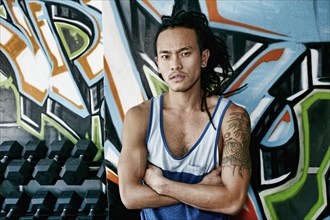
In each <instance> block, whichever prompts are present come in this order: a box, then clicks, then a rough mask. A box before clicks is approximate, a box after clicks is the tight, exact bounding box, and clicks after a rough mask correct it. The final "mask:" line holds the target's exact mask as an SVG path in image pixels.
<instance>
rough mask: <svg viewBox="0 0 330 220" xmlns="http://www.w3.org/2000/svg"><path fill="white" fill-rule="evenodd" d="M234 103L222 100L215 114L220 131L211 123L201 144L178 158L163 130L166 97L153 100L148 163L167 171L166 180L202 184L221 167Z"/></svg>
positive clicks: (214, 122) (207, 126) (213, 119)
mask: <svg viewBox="0 0 330 220" xmlns="http://www.w3.org/2000/svg"><path fill="white" fill-rule="evenodd" d="M230 103H231V101H230V100H228V99H225V98H223V97H219V100H218V103H217V105H216V107H215V110H214V112H213V114H212V121H213V124H214V126H215V127H216V129H214V128H213V126H212V124H211V123H210V122H209V123H208V124H207V125H206V127H205V128H204V130H203V132H202V134H201V136H200V137H199V139H198V140H197V142H196V143H195V144H194V145H193V146H192V147H191V148H190V150H189V151H188V152H187V153H186V154H185V155H184V156H182V157H174V156H173V155H172V154H171V152H170V150H169V148H168V146H167V144H166V140H165V136H164V130H163V94H162V95H160V96H158V97H154V98H152V99H151V104H150V118H149V125H148V132H147V136H146V144H147V150H148V162H150V163H152V164H154V165H155V166H157V167H159V168H161V169H162V170H163V174H164V176H165V177H167V178H169V179H171V180H175V181H180V182H184V183H192V184H193V183H198V182H200V181H201V179H202V178H203V177H204V176H205V175H206V174H207V173H209V172H210V171H212V170H213V169H214V168H216V167H217V166H218V164H219V149H218V141H219V135H220V130H221V129H220V128H221V123H222V120H223V116H224V114H225V112H226V110H227V108H228V106H229V105H230Z"/></svg>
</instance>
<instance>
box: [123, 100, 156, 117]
mask: <svg viewBox="0 0 330 220" xmlns="http://www.w3.org/2000/svg"><path fill="white" fill-rule="evenodd" d="M150 103H151V100H146V101H144V102H142V103H140V104H138V105H135V106H132V107H131V108H129V109H128V111H127V112H126V114H125V121H127V120H129V121H130V120H134V121H137V120H138V121H144V120H147V119H148V118H149V114H150Z"/></svg>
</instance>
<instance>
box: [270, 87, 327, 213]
mask: <svg viewBox="0 0 330 220" xmlns="http://www.w3.org/2000/svg"><path fill="white" fill-rule="evenodd" d="M319 100H326V101H330V95H329V93H327V92H320V91H317V92H315V93H314V94H312V95H311V96H310V97H308V98H307V99H306V100H304V101H303V102H302V103H301V110H302V130H303V134H304V135H303V137H302V138H303V143H304V146H303V147H304V149H303V152H301V153H302V154H303V155H304V156H303V158H304V161H303V162H302V163H303V167H301V172H302V175H301V177H300V179H299V180H298V181H297V182H295V183H292V184H290V187H288V188H286V189H284V190H283V191H281V192H278V193H274V194H271V195H267V196H265V202H266V205H267V208H268V209H269V214H270V218H271V219H278V216H277V214H276V208H275V207H274V206H275V205H276V203H277V204H278V203H281V202H287V201H286V200H291V199H292V200H293V199H294V197H295V196H297V195H298V194H299V193H301V192H300V191H301V189H302V188H303V186H304V184H307V183H306V180H307V178H308V170H309V165H310V153H311V152H310V135H311V134H310V126H309V118H308V110H309V109H310V107H312V106H313V104H315V102H317V101H319ZM329 147H330V146H328V147H327V149H328V150H327V151H326V152H325V154H324V158H323V160H322V161H321V163H320V166H319V168H318V171H317V175H316V176H317V189H316V190H318V198H317V202H316V203H315V204H314V206H313V207H312V208H311V209H310V210H309V213H308V214H307V215H306V216H305V219H311V218H313V217H315V214H317V213H318V212H319V210H320V209H321V208H322V206H324V205H326V204H324V203H325V202H326V201H325V198H324V196H326V195H324V194H323V189H325V188H326V186H325V180H324V179H325V178H324V176H325V173H326V171H327V169H328V168H329V165H330V148H329Z"/></svg>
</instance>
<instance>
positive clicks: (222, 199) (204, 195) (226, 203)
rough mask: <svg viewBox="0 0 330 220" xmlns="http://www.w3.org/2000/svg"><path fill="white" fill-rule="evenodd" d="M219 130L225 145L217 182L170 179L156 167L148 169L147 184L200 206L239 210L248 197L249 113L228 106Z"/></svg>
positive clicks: (220, 209)
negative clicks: (189, 182)
mask: <svg viewBox="0 0 330 220" xmlns="http://www.w3.org/2000/svg"><path fill="white" fill-rule="evenodd" d="M221 130H222V133H223V134H224V136H223V138H224V140H223V143H224V148H223V155H222V172H221V178H220V180H219V181H218V182H219V184H217V185H209V184H186V183H181V182H175V181H171V180H168V179H166V178H164V177H163V176H162V175H160V173H159V172H158V171H157V169H158V168H156V167H150V168H149V169H148V170H147V180H146V182H147V184H149V186H150V187H151V188H152V189H154V190H155V191H156V192H157V193H159V194H161V195H166V196H169V197H172V198H174V199H177V200H179V201H181V202H183V203H186V204H189V205H191V206H194V207H196V208H199V209H203V210H207V211H213V212H220V213H225V214H231V215H233V214H236V213H238V212H239V211H240V210H241V208H242V207H243V205H244V202H245V199H246V196H247V189H248V184H249V180H250V173H251V162H250V156H249V151H248V148H249V141H250V120H249V116H248V114H247V113H246V112H245V110H244V109H242V108H240V107H238V106H235V105H231V107H230V108H229V109H228V111H227V113H226V116H225V118H224V122H223V125H222V128H221ZM229 134H230V135H229ZM202 182H203V181H202Z"/></svg>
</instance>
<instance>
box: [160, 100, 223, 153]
mask: <svg viewBox="0 0 330 220" xmlns="http://www.w3.org/2000/svg"><path fill="white" fill-rule="evenodd" d="M220 98H221V97H220ZM220 98H219V100H218V102H217V105H216V107H215V109H214V112H213V114H212V117H211V119H212V120H213V118H214V116H215V114H216V112H217V110H218V107H219V105H220V100H221V99H220ZM159 120H160V123H159V128H160V133H161V136H162V141H163V144H164V146H165V149H166V151H167V153H168V154H169V155H170V156H171V157H172V158H173V159H175V160H182V159H184V158H185V157H187V156H188V155H189V154H190V153H191V152H192V151H193V150H194V149H195V148H196V147H197V146H198V144H199V143H200V142H201V141H202V139H203V137H204V135H205V133H206V132H207V130H208V128H209V127H210V125H211V123H210V122H208V123H207V125H206V127H205V128H204V131H203V133H202V134H201V136H200V137H199V139H198V140H197V142H196V143H195V144H194V145H193V146H192V147H191V148H190V150H189V151H188V153H186V154H185V155H183V156H182V157H174V156H173V155H172V153H171V151H170V150H169V148H168V145H167V142H166V138H165V133H164V130H163V129H164V128H163V95H161V96H160V114H159Z"/></svg>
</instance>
